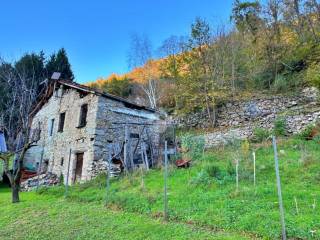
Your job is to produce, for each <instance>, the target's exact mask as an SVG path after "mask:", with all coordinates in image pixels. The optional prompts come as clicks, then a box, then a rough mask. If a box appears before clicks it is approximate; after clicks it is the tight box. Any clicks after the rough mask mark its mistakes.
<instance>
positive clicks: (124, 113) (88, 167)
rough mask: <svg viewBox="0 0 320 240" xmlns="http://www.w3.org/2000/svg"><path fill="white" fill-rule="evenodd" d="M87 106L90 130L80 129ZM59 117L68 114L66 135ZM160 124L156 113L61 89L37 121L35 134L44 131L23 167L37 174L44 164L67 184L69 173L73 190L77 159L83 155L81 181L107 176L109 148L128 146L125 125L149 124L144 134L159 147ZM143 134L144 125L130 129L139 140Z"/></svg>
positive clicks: (87, 122) (65, 124)
mask: <svg viewBox="0 0 320 240" xmlns="http://www.w3.org/2000/svg"><path fill="white" fill-rule="evenodd" d="M83 104H87V105H88V112H87V119H86V125H85V126H83V127H79V119H80V109H81V106H82V105H83ZM61 113H65V121H64V129H63V131H62V132H59V131H58V124H59V116H60V114H61ZM53 119H54V125H53V131H52V135H50V123H51V121H52V120H53ZM158 119H159V116H158V113H155V112H152V111H148V110H145V109H143V108H139V107H137V106H135V105H132V104H127V103H125V102H122V101H119V100H117V99H111V98H108V97H105V96H101V95H97V94H94V93H92V92H89V93H88V92H87V93H83V92H81V91H80V92H79V91H78V90H75V89H73V88H70V87H64V85H61V86H60V89H58V90H57V91H55V92H54V94H53V96H52V97H51V98H50V99H49V100H48V102H47V103H46V104H45V105H44V106H43V107H42V108H41V109H40V110H39V111H38V112H37V113H36V115H35V116H34V118H33V121H32V128H33V129H37V128H39V126H40V129H41V133H40V139H39V140H38V142H37V143H36V144H35V145H34V146H33V147H32V148H30V149H29V150H28V151H27V153H26V156H25V159H24V164H25V166H34V167H35V168H37V166H39V164H40V161H41V158H42V169H43V165H47V168H46V169H47V171H48V172H49V173H53V174H55V175H57V176H61V175H63V176H64V181H65V182H66V180H67V175H68V174H67V172H68V167H69V179H68V180H69V181H68V182H69V184H70V183H72V182H73V180H74V176H75V171H76V156H77V153H83V167H82V174H81V179H80V181H82V182H83V181H87V180H90V179H91V178H93V177H95V176H96V175H97V174H98V173H99V172H101V171H105V169H106V159H107V157H108V155H109V152H108V144H109V143H110V142H119V143H120V142H121V143H122V142H123V141H124V129H125V125H124V124H121V123H129V122H130V123H137V124H150V125H149V126H148V127H146V129H145V130H144V132H143V135H145V136H143V137H144V138H146V137H147V136H146V135H148V136H150V137H151V139H152V142H153V144H154V146H156V145H157V144H159V128H158V125H153V124H154V123H156V122H157V121H158ZM116 123H118V124H116ZM142 128H143V126H141V125H130V132H131V133H136V134H140V133H141V132H142ZM133 144H135V143H134V142H133ZM70 150H71V154H70ZM41 156H43V157H41ZM69 158H70V166H69Z"/></svg>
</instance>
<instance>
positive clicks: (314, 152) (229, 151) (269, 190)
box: [0, 139, 320, 239]
mask: <svg viewBox="0 0 320 240" xmlns="http://www.w3.org/2000/svg"><path fill="white" fill-rule="evenodd" d="M241 149H242V150H241ZM252 150H255V151H256V158H257V163H256V174H257V178H256V186H255V187H254V186H253V163H252V157H251V151H252ZM278 150H279V160H280V174H281V180H282V192H283V199H284V207H285V221H286V227H287V233H288V237H289V238H290V239H320V211H319V207H320V206H319V204H320V203H319V200H320V188H319V182H320V157H319V154H320V147H319V143H318V142H316V141H303V140H298V139H289V140H281V141H279V146H278ZM235 158H238V159H239V160H240V165H239V177H240V179H239V189H238V190H237V189H236V184H235V170H234V169H235V166H234V161H233V160H234V159H235ZM168 187H169V190H168V191H169V217H170V224H163V223H161V222H160V220H159V219H161V217H162V215H163V170H161V169H160V170H151V171H149V172H148V173H142V172H140V171H138V172H136V173H134V174H133V175H131V176H125V177H122V178H120V179H113V180H112V181H111V189H110V192H109V194H108V195H106V187H105V176H100V177H98V178H97V179H95V180H94V181H91V182H88V183H85V184H81V185H78V186H75V187H72V188H71V189H70V191H69V196H68V199H67V200H64V199H63V194H64V188H63V187H55V188H50V189H41V190H40V191H39V192H38V193H37V194H36V193H26V194H23V196H22V199H23V200H24V201H23V202H22V203H21V204H19V205H17V206H18V207H15V206H12V205H10V204H8V202H9V199H8V198H9V196H7V197H6V198H7V200H5V201H6V202H7V204H3V200H0V201H2V203H1V206H0V213H1V215H0V229H1V230H0V233H1V234H2V235H3V234H7V236H9V234H11V233H12V232H14V230H13V227H14V225H15V224H18V223H19V221H22V223H25V224H23V225H24V226H25V228H26V229H29V230H30V231H32V232H33V234H35V239H37V238H36V236H40V233H43V234H49V235H50V233H51V234H53V232H55V231H54V229H56V231H57V232H56V234H63V236H73V237H74V238H77V237H78V238H80V239H82V238H83V237H85V236H89V235H86V234H94V233H96V234H98V235H97V238H98V239H99V238H100V237H102V236H105V235H104V234H113V235H111V236H113V238H112V239H121V237H122V236H126V237H128V236H129V235H128V234H129V233H130V236H132V239H139V236H142V237H140V239H143V238H144V236H146V235H141V234H147V236H149V237H150V239H158V238H164V239H170V238H171V239H179V238H181V239H187V238H190V239H195V238H196V239H209V238H210V237H212V238H213V239H241V238H244V239H246V238H263V239H278V238H279V237H280V232H281V231H280V221H279V206H278V199H277V189H276V182H275V173H274V160H273V150H272V146H271V144H270V143H263V144H259V145H252V146H250V149H249V148H248V146H245V147H243V146H239V147H237V148H235V147H226V148H224V149H219V150H215V151H209V152H206V153H205V154H204V155H203V156H201V157H198V158H197V159H196V160H195V161H193V165H192V167H191V168H189V169H176V168H175V167H173V166H171V167H170V170H169V180H168ZM106 196H107V197H106ZM0 199H2V198H0ZM105 201H107V202H108V207H109V208H108V209H113V210H112V211H107V210H106V209H105V208H103V207H102V206H103V204H104V203H105ZM11 211H13V212H15V211H16V212H19V214H21V216H23V217H22V219H15V218H14V215H11ZM3 212H4V215H3ZM28 215H29V216H36V217H34V221H35V222H36V224H34V223H33V222H32V221H30V220H28V218H27V216H28ZM2 216H5V217H4V219H3V217H2ZM49 219H50V220H51V219H53V222H50V221H49ZM61 219H67V221H66V222H67V224H69V226H68V225H64V224H63V223H62V221H61ZM85 219H88V220H85ZM128 219H130V221H129V222H128ZM3 220H4V221H3ZM85 221H88V223H89V224H88V223H86V222H85ZM41 222H42V223H43V226H42V227H40V229H37V227H39V226H41V224H39V223H41ZM109 222H111V224H110V223H109ZM114 222H115V223H114ZM55 223H56V224H57V226H55ZM90 224H93V225H94V226H95V227H93V228H92V229H91V228H90V227H89V225H90ZM95 224H98V225H99V224H100V225H99V226H96V225H95ZM8 226H9V229H7V228H8ZM10 228H12V229H10ZM95 228H96V229H97V231H94V230H93V229H95ZM100 228H103V230H104V231H105V232H104V231H100ZM127 228H129V229H131V228H132V230H129V229H128V230H126V229H127ZM2 229H6V230H2ZM192 229H193V230H192ZM195 229H198V230H196V232H194V231H195ZM199 229H202V231H200V230H199ZM209 230H210V231H209ZM213 230H215V231H217V232H214V233H212V231H213ZM46 231H48V232H46ZM123 231H124V233H123ZM126 231H127V232H126ZM208 231H209V232H208ZM93 232H94V233H93ZM131 232H132V234H131ZM226 232H237V233H233V234H231V235H225V233H226ZM223 233H224V234H223ZM73 234H79V235H73ZM99 234H101V235H99ZM122 234H124V235H122ZM165 234H167V235H165ZM210 234H211V235H210ZM212 234H213V235H212ZM221 234H222V235H221ZM46 236H47V235H46ZM18 238H19V235H17V238H15V239H18ZM59 238H62V237H59ZM30 239H33V238H30Z"/></svg>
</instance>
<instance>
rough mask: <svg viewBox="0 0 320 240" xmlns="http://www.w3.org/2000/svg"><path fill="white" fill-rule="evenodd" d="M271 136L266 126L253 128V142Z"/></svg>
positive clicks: (258, 141) (259, 141)
mask: <svg viewBox="0 0 320 240" xmlns="http://www.w3.org/2000/svg"><path fill="white" fill-rule="evenodd" d="M269 136H270V132H269V131H268V130H267V129H264V128H259V127H258V128H255V129H253V136H252V138H251V141H252V142H255V143H261V142H263V141H265V140H267V138H268V137H269Z"/></svg>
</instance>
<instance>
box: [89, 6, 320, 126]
mask: <svg viewBox="0 0 320 240" xmlns="http://www.w3.org/2000/svg"><path fill="white" fill-rule="evenodd" d="M319 37H320V5H319V3H317V1H314V0H299V1H293V0H269V1H263V2H262V1H240V0H236V1H234V5H233V9H232V13H231V24H228V25H220V26H215V27H214V26H212V25H210V24H209V23H208V22H207V21H206V20H204V19H201V18H197V19H196V20H195V21H194V23H193V24H192V25H191V31H190V34H189V36H187V37H176V36H172V37H170V38H168V39H167V40H165V41H164V42H163V44H162V46H161V47H160V48H159V50H160V52H161V55H162V56H163V57H162V58H161V59H160V60H156V57H155V56H153V54H151V53H152V48H151V44H150V42H149V41H148V40H147V39H143V38H142V39H140V41H137V38H134V41H133V44H132V49H133V50H132V49H131V51H130V52H132V53H133V55H134V57H135V58H137V59H138V60H139V61H137V62H138V63H140V66H139V67H137V64H134V65H133V66H135V67H137V68H134V69H133V70H132V71H131V72H129V73H128V74H125V75H124V76H119V78H118V80H119V84H121V83H120V82H121V81H122V79H123V78H126V79H127V78H128V79H130V80H131V84H138V83H140V84H145V85H146V88H147V90H151V89H149V88H151V87H152V88H156V91H155V92H156V94H157V98H156V99H157V101H158V102H157V104H156V105H157V107H163V108H166V109H167V110H172V111H175V112H177V113H188V112H192V111H197V110H205V111H207V112H208V116H209V118H210V120H211V121H212V124H213V125H214V124H215V114H216V113H215V108H216V106H217V105H218V104H219V103H220V102H221V101H224V100H225V99H228V98H230V97H234V96H236V95H239V94H242V93H243V92H248V91H250V92H256V91H269V92H270V93H271V94H272V93H275V92H287V91H295V90H297V89H299V88H301V87H303V86H306V85H310V84H312V85H314V86H317V87H319V81H320V77H319V76H320V72H319V61H320V48H319ZM109 81H110V79H109V78H106V79H99V82H97V83H95V86H97V87H100V88H103V89H104V85H105V84H106V83H107V82H109ZM151 81H153V82H154V81H156V82H159V83H161V84H160V85H158V86H156V84H154V83H153V84H152V85H151V87H150V82H151ZM89 85H91V84H89ZM144 93H145V94H144V95H145V98H146V102H147V103H149V104H150V105H154V104H151V103H150V101H148V99H149V98H148V94H147V91H144ZM132 94H134V93H132Z"/></svg>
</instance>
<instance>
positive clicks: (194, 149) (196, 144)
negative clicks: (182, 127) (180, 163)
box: [181, 134, 205, 160]
mask: <svg viewBox="0 0 320 240" xmlns="http://www.w3.org/2000/svg"><path fill="white" fill-rule="evenodd" d="M181 143H182V148H184V149H186V151H187V153H186V154H185V155H186V156H187V157H188V158H191V159H192V160H195V159H199V158H201V157H202V154H203V150H204V145H205V140H204V138H203V137H201V136H194V135H192V134H186V135H184V136H182V137H181Z"/></svg>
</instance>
